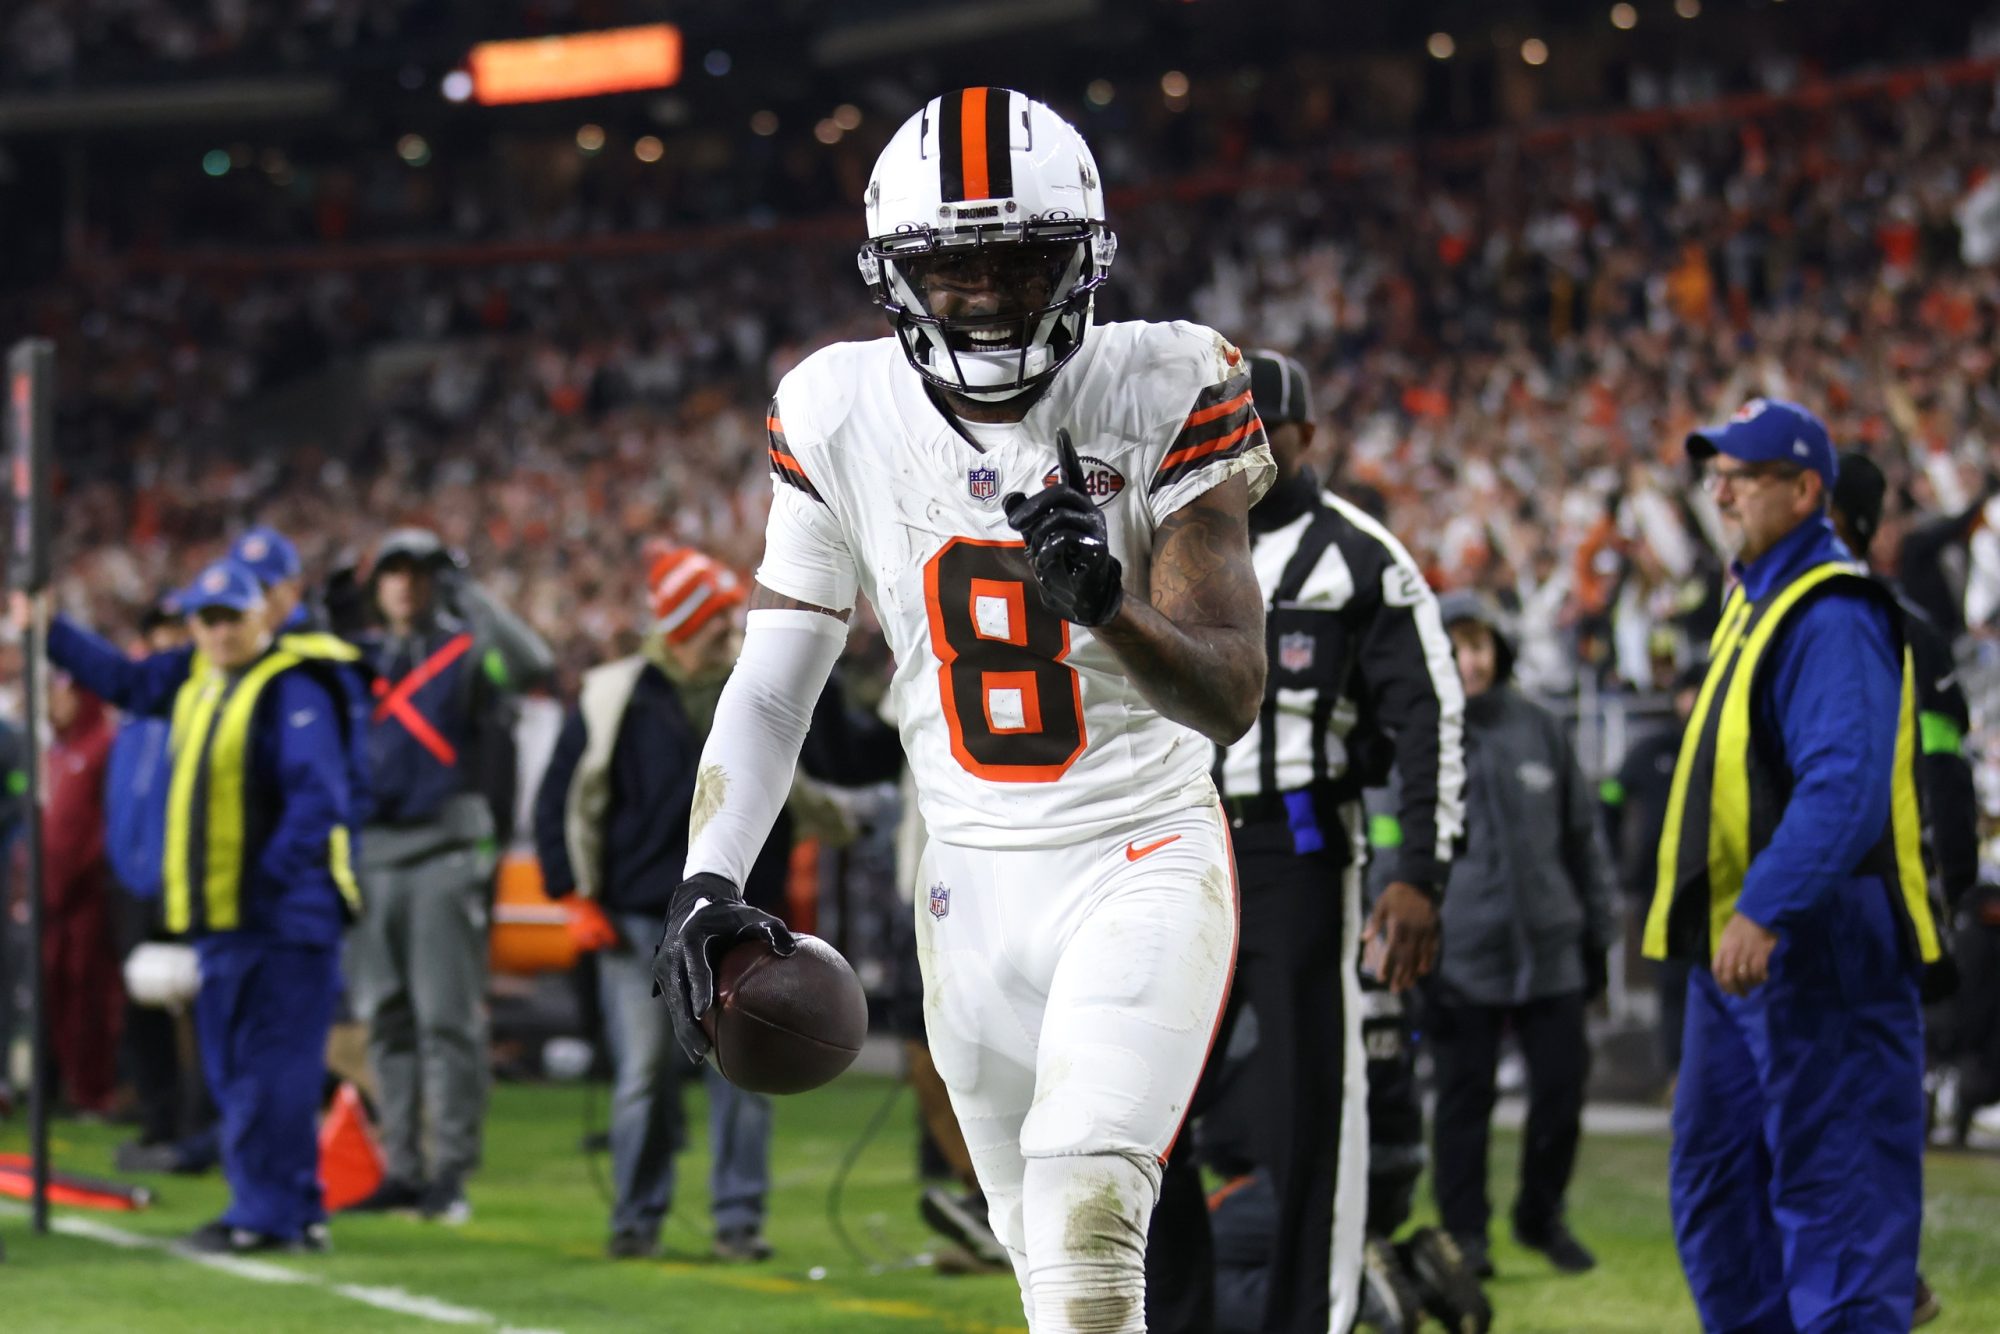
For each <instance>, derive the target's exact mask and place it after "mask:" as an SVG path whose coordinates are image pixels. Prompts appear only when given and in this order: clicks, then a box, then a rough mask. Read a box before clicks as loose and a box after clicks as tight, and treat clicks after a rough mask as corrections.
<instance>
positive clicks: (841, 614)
mask: <svg viewBox="0 0 2000 1334" xmlns="http://www.w3.org/2000/svg"><path fill="white" fill-rule="evenodd" d="M746 610H749V611H816V612H818V613H819V614H820V615H822V616H831V617H833V619H834V620H836V621H843V622H844V621H846V620H847V618H848V617H849V616H851V615H853V614H854V613H853V612H851V611H835V610H834V609H833V608H831V607H822V606H819V605H818V604H816V603H812V602H801V601H799V600H798V599H797V598H788V597H786V596H785V595H784V594H783V593H773V592H772V591H771V590H770V589H768V588H766V587H764V585H762V584H759V583H752V584H751V585H750V605H749V606H748V608H746Z"/></svg>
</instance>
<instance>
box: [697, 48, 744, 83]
mask: <svg viewBox="0 0 2000 1334" xmlns="http://www.w3.org/2000/svg"><path fill="white" fill-rule="evenodd" d="M735 64H736V62H735V61H733V60H731V59H730V58H729V53H728V52H727V51H710V52H709V53H708V54H707V55H705V56H703V57H702V58H701V67H702V68H703V69H705V70H707V71H708V72H709V74H710V75H711V76H712V77H714V78H717V79H719V78H721V77H722V76H723V75H725V74H727V73H729V71H730V70H731V69H733V68H735Z"/></svg>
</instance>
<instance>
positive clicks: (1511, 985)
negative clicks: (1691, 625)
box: [1428, 593, 1612, 1277]
mask: <svg viewBox="0 0 2000 1334" xmlns="http://www.w3.org/2000/svg"><path fill="white" fill-rule="evenodd" d="M1441 603H1442V605H1441V607H1440V610H1441V612H1442V613H1443V616H1444V621H1445V628H1446V629H1447V630H1449V631H1450V633H1451V638H1452V646H1453V648H1454V649H1455V650H1456V653H1457V656H1458V668H1459V675H1460V676H1461V677H1462V678H1463V679H1464V683H1465V696H1466V703H1465V756H1466V771H1467V781H1466V833H1465V848H1464V850H1463V851H1462V852H1461V853H1460V854H1459V856H1458V857H1457V858H1456V859H1454V860H1453V862H1452V864H1451V878H1450V881H1449V884H1448V887H1447V888H1446V890H1445V894H1444V906H1443V914H1444V948H1443V951H1442V956H1441V957H1440V959H1439V961H1438V968H1437V972H1436V974H1435V975H1434V977H1433V979H1432V984H1431V993H1430V999H1431V1001H1432V1004H1431V1006H1430V1007H1429V1010H1428V1013H1429V1015H1430V1025H1429V1035H1430V1039H1431V1051H1432V1054H1433V1058H1434V1060H1435V1062H1436V1068H1437V1085H1438V1102H1437V1112H1436V1118H1435V1128H1434V1140H1435V1151H1434V1153H1433V1156H1432V1162H1433V1172H1434V1177H1433V1187H1434V1189H1435V1190H1436V1193H1437V1202H1438V1215H1439V1218H1440V1220H1441V1221H1442V1222H1443V1224H1444V1227H1445V1229H1446V1231H1448V1232H1449V1233H1450V1234H1451V1236H1452V1238H1453V1239H1454V1240H1455V1241H1456V1242H1457V1244H1458V1248H1459V1250H1460V1252H1461V1253H1463V1255H1464V1256H1465V1258H1466V1261H1467V1263H1468V1264H1469V1265H1470V1266H1471V1267H1472V1268H1473V1269H1474V1270H1476V1271H1478V1272H1480V1274H1481V1276H1482V1277H1484V1276H1488V1275H1490V1274H1491V1272H1492V1268H1491V1264H1490V1262H1489V1261H1488V1259H1487V1255H1488V1251H1487V1236H1486V1225H1487V1220H1488V1217H1489V1215H1490V1213H1491V1209H1490V1207H1489V1206H1488V1204H1487V1197H1486V1167H1487V1162H1486V1150H1487V1136H1488V1132H1489V1130H1490V1128H1491V1122H1492V1118H1493V1099H1494V1093H1495V1082H1494V1081H1495V1076H1496V1073H1497V1066H1498V1061H1499V1057H1500V1038H1501V1034H1502V1032H1503V1031H1505V1030H1508V1029H1511V1030H1512V1031H1513V1033H1514V1035H1515V1038H1516V1040H1517V1041H1518V1042H1519V1043H1520V1045H1521V1054H1522V1055H1523V1056H1524V1057H1525V1058H1526V1059H1527V1065H1528V1121H1527V1127H1526V1130H1525V1133H1524V1136H1523V1140H1522V1144H1521V1185H1520V1191H1519V1194H1518V1195H1516V1197H1515V1200H1514V1236H1515V1239H1516V1240H1518V1241H1519V1242H1520V1243H1521V1244H1522V1245H1524V1246H1527V1247H1529V1248H1530V1249H1533V1250H1537V1251H1541V1252H1542V1253H1544V1254H1545V1255H1547V1256H1548V1258H1549V1260H1550V1261H1551V1262H1552V1263H1553V1264H1554V1265H1555V1266H1556V1268H1558V1269H1560V1270H1561V1271H1563V1272H1564V1273H1581V1272H1583V1271H1584V1270H1587V1269H1590V1268H1592V1267H1594V1266H1595V1264H1596V1259H1595V1258H1594V1257H1593V1256H1592V1255H1591V1253H1590V1252H1589V1251H1588V1250H1587V1249H1585V1247H1584V1246H1583V1244H1582V1243H1581V1242H1579V1241H1578V1240H1577V1239H1576V1237H1575V1236H1574V1235H1572V1234H1571V1232H1570V1230H1569V1227H1568V1224H1567V1223H1566V1222H1565V1220H1564V1217H1563V1213H1564V1208H1563V1197H1564V1195H1565V1193H1566V1192H1567V1191H1568V1189H1569V1179H1570V1173H1571V1171H1572V1170H1573V1169H1574V1168H1575V1166H1576V1146H1577V1140H1578V1138H1579V1136H1580V1135H1581V1134H1582V1130H1583V1094H1584V1083H1585V1080H1586V1079H1587V1077H1588V1075H1589V1067H1590V1046H1589V1043H1588V1042H1587V1041H1586V1040H1585V1036H1584V1026H1583V1011H1584V1006H1585V1004H1586V1003H1587V1002H1588V1001H1589V1000H1591V999H1594V998H1595V997H1596V996H1598V995H1599V994H1601V993H1602V992H1603V990H1604V985H1605V968H1606V959H1605V954H1606V951H1607V950H1608V949H1609V948H1610V946H1611V921H1612V918H1611V883H1610V875H1609V872H1608V868H1607V867H1606V866H1605V865H1604V857H1603V852H1602V849H1601V847H1600V845H1599V841H1598V828H1597V814H1596V809H1595V803H1594V802H1593V801H1592V800H1591V794H1590V791H1589V789H1588V788H1587V787H1586V786H1585V784H1584V780H1583V775H1582V773H1581V772H1579V771H1578V769H1577V763H1576V755H1575V753H1574V752H1573V751H1572V750H1571V748H1570V743H1569V740H1568V738H1567V737H1566V736H1565V735H1564V733H1563V731H1562V726H1561V724H1560V723H1559V722H1558V721H1557V720H1556V718H1555V717H1554V715H1552V714H1550V713H1549V712H1548V711H1547V710H1546V709H1543V708H1542V707H1541V706H1539V705H1536V704H1533V703H1531V702H1529V700H1528V699H1527V698H1526V697H1525V696H1523V695H1521V694H1520V693H1519V692H1518V691H1517V690H1515V689H1514V688H1513V687H1512V686H1511V685H1510V684H1509V682H1508V675H1509V668H1510V666H1511V665H1512V657H1513V651H1512V646H1511V645H1509V644H1508V642H1507V641H1506V639H1505V638H1504V637H1502V635H1501V633H1500V625H1499V617H1498V615H1497V613H1496V611H1495V609H1494V608H1493V606H1492V605H1491V603H1490V602H1488V601H1487V600H1486V599H1485V598H1484V597H1482V596H1481V595H1479V594H1476V593H1454V594H1449V595H1447V596H1446V597H1445V598H1443V599H1442V600H1441Z"/></svg>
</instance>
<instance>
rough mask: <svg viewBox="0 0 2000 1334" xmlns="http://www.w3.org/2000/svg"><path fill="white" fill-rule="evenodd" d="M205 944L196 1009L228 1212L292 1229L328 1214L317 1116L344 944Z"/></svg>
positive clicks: (267, 1230)
mask: <svg viewBox="0 0 2000 1334" xmlns="http://www.w3.org/2000/svg"><path fill="white" fill-rule="evenodd" d="M199 948H200V952H201V991H200V992H199V993H198V994H197V995H196V996H195V1002H194V1018H195V1028H196V1032H197V1034H198V1035H199V1038H200V1042H201V1059H202V1067H203V1069H204V1070H205V1071H206V1072H207V1075H208V1087H209V1091H210V1093H211V1094H212V1095H213V1097H214V1099H215V1106H216V1111H217V1114H218V1116H219V1125H220V1129H221V1137H222V1174H223V1176H224V1177H225V1178H226V1179H227V1180H228V1182H229V1196H230V1198H229V1208H228V1209H227V1210H225V1211H224V1213H223V1215H222V1221H223V1222H225V1223H228V1224H229V1225H230V1226H232V1227H240V1228H247V1229H249V1230H251V1231H253V1232H262V1233H264V1234H266V1235H268V1236H274V1237H285V1238H293V1237H296V1236H298V1235H299V1233H300V1232H301V1231H303V1230H304V1228H305V1227H306V1226H307V1225H308V1224H310V1223H317V1222H320V1221H321V1220H322V1219H324V1218H325V1217H326V1209H325V1207H324V1205H323V1203H322V1200H321V1195H320V1183H319V1136H318V1131H317V1118H318V1115H319V1105H320V1090H321V1085H322V1083H323V1081H324V1079H325V1072H326V1035H327V1030H328V1029H329V1027H330V1026H331V1025H332V1023H333V1001H334V994H335V992H336V990H337V989H338V985H339V977H340V967H339V965H340V956H339V950H338V948H337V947H335V946H332V945H326V946H311V945H295V944H290V943H287V942H283V941H276V940H270V939H266V938H255V937H241V936H234V935H223V936H215V937H211V938H209V939H207V940H204V941H202V942H201V944H200V947H199Z"/></svg>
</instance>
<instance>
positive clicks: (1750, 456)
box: [1687, 398, 1840, 489]
mask: <svg viewBox="0 0 2000 1334" xmlns="http://www.w3.org/2000/svg"><path fill="white" fill-rule="evenodd" d="M1687 449H1688V457H1689V458H1692V459H1696V460H1700V459H1703V458H1706V457H1708V456H1709V455H1711V454H1727V455H1728V456H1729V457H1730V458H1732V459H1741V460H1742V461H1743V462H1745V463H1791V464H1796V465H1797V466H1798V467H1801V468H1809V469H1811V470H1812V471H1813V472H1816V473H1818V474H1819V477H1820V480H1821V481H1822V482H1824V483H1826V485H1827V487H1828V488H1829V489H1831V488H1832V486H1833V484H1834V481H1835V480H1836V479H1837V478H1838V477H1839V476H1840V463H1839V461H1838V460H1837V459H1836V458H1835V457H1834V453H1833V441H1832V439H1831V438H1829V437H1828V435H1827V433H1826V427H1824V426H1822V425H1821V424H1820V420H1819V418H1817V417H1815V416H1813V415H1812V413H1810V412H1807V411H1806V410H1805V409H1804V408H1802V407H1800V406H1799V405H1798V404H1796V403H1787V402H1785V401H1784V400H1783V399H1777V398H1753V399H1751V400H1750V401H1749V402H1748V403H1745V404H1744V405H1743V406H1742V407H1740V408H1738V409H1737V410H1736V415H1735V416H1733V417H1731V418H1730V419H1729V420H1728V421H1726V422H1723V423H1721V424H1720V425H1718V426H1704V427H1703V428H1702V429H1701V430H1699V431H1696V432H1695V433H1694V434H1692V435H1690V436H1689V437H1688V438H1687Z"/></svg>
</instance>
